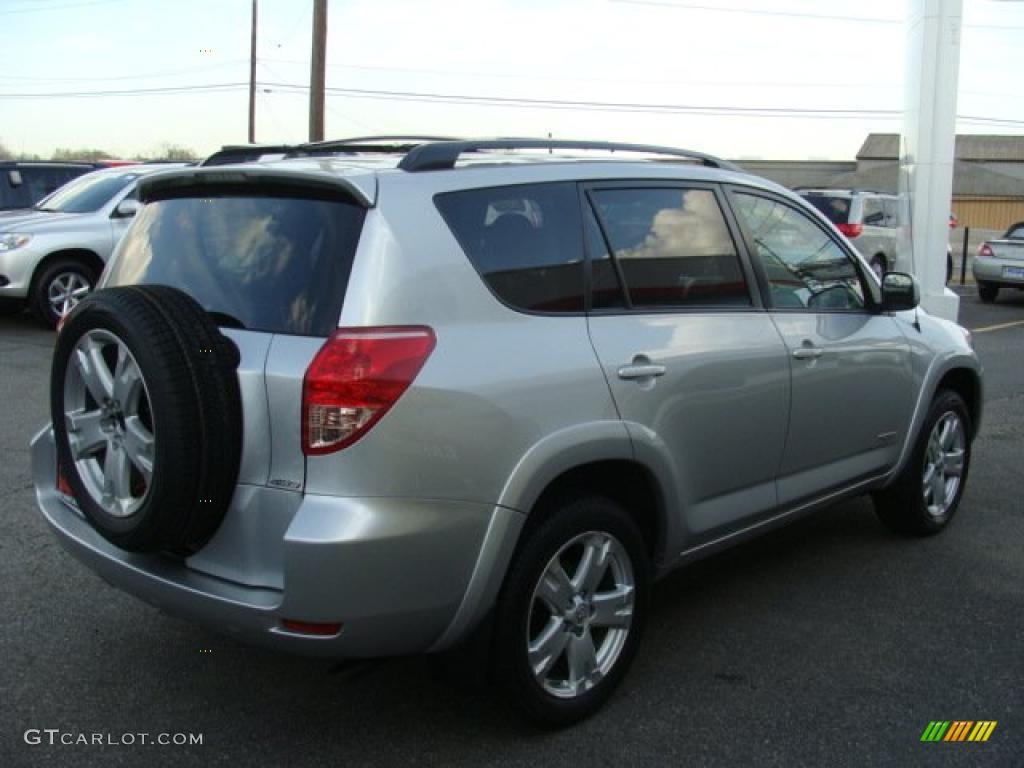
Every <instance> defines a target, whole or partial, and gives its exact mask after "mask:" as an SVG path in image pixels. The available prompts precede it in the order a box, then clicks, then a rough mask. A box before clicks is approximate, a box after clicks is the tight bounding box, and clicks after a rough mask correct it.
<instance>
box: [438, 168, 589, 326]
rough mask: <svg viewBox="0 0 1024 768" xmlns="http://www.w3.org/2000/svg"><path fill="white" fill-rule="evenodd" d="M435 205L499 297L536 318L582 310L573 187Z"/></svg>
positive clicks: (466, 194) (486, 194) (469, 195)
mask: <svg viewBox="0 0 1024 768" xmlns="http://www.w3.org/2000/svg"><path fill="white" fill-rule="evenodd" d="M434 199H435V202H436V204H437V207H438V210H440V211H441V215H442V216H443V217H444V219H445V221H446V222H447V224H448V226H449V227H450V228H451V230H452V232H453V233H454V234H455V237H456V239H457V240H458V241H459V245H461V246H462V250H464V251H465V252H466V255H467V256H468V257H469V260H470V261H471V262H472V263H473V266H474V267H475V268H476V270H477V272H479V273H480V276H481V277H482V278H483V279H484V281H485V282H486V283H487V285H488V286H490V288H491V290H492V291H493V292H494V293H495V294H496V295H497V296H498V298H500V299H501V300H502V301H504V302H505V303H506V304H508V305H509V306H511V307H514V308H516V309H522V310H527V311H531V312H582V311H583V306H584V305H583V234H582V232H583V228H582V225H581V219H580V204H579V198H578V197H577V195H576V185H575V184H571V183H556V184H530V185H523V186H511V187H491V188H487V189H473V190H465V191H460V192H447V193H444V194H440V195H437V196H436V197H435V198H434Z"/></svg>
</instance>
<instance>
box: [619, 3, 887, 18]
mask: <svg viewBox="0 0 1024 768" xmlns="http://www.w3.org/2000/svg"><path fill="white" fill-rule="evenodd" d="M611 2H613V3H619V4H621V5H652V6H659V7H662V8H677V9H679V10H695V11H710V12H711V13H739V14H746V15H751V16H783V17H785V18H790V19H810V20H824V21H852V22H860V23H863V24H899V23H900V20H899V19H882V18H875V17H871V16H835V15H832V14H822V13H798V12H796V11H765V10H762V9H760V8H729V7H722V6H718V5H698V4H695V3H674V2H669V0H611Z"/></svg>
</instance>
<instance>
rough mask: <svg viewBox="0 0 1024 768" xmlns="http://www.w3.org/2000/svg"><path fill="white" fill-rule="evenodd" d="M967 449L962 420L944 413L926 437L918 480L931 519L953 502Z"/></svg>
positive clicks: (938, 515)
mask: <svg viewBox="0 0 1024 768" xmlns="http://www.w3.org/2000/svg"><path fill="white" fill-rule="evenodd" d="M966 446H967V435H966V432H965V429H964V423H963V420H962V419H961V418H960V417H959V416H958V415H957V414H956V413H955V412H953V411H947V412H946V413H944V414H943V415H942V417H941V418H940V419H939V420H938V421H937V422H935V426H934V427H932V432H931V435H929V437H928V446H927V448H926V449H925V459H924V473H923V475H922V477H921V492H922V494H923V495H924V504H925V508H926V509H927V510H928V514H929V515H931V516H932V517H936V518H940V517H942V516H944V515H945V514H946V512H947V511H948V510H949V508H950V506H951V505H952V504H953V501H954V500H955V499H956V495H957V492H958V491H959V490H960V481H961V478H962V477H963V473H964V461H965V457H966Z"/></svg>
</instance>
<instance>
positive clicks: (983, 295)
mask: <svg viewBox="0 0 1024 768" xmlns="http://www.w3.org/2000/svg"><path fill="white" fill-rule="evenodd" d="M998 295H999V286H998V285H995V284H993V283H978V298H979V299H981V300H982V301H983V302H984V303H985V304H991V303H992V302H993V301H995V300H996V297H997V296H998Z"/></svg>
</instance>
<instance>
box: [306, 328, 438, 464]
mask: <svg viewBox="0 0 1024 768" xmlns="http://www.w3.org/2000/svg"><path fill="white" fill-rule="evenodd" d="M435 343H436V340H435V338H434V332H433V331H432V330H430V329H429V328H426V327H423V326H388V327H381V328H342V329H341V330H339V331H336V332H335V333H334V335H333V336H331V338H329V339H328V340H327V342H326V343H325V344H324V345H323V346H322V347H321V348H320V351H319V352H317V354H316V357H314V358H313V362H312V363H310V364H309V368H308V369H307V370H306V377H305V379H304V381H303V383H302V450H303V452H304V453H305V454H306V455H307V456H310V455H319V454H324V453H332V452H334V451H340V450H341V449H342V448H345V447H347V446H349V445H352V443H354V442H355V441H356V440H358V439H359V438H360V437H362V436H363V435H364V434H366V433H367V432H368V431H369V430H370V428H371V427H373V425H374V424H376V423H377V422H378V421H380V418H381V417H382V416H383V415H384V414H385V413H387V412H388V410H389V409H390V408H391V406H393V405H394V404H395V403H396V402H398V398H400V397H401V396H402V394H403V393H404V392H405V390H406V389H408V388H409V385H410V384H412V381H413V379H415V378H416V375H417V374H418V373H419V372H420V369H421V368H422V367H423V364H424V363H425V362H426V361H427V358H428V357H429V356H430V353H431V352H432V351H433V349H434V344H435Z"/></svg>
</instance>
